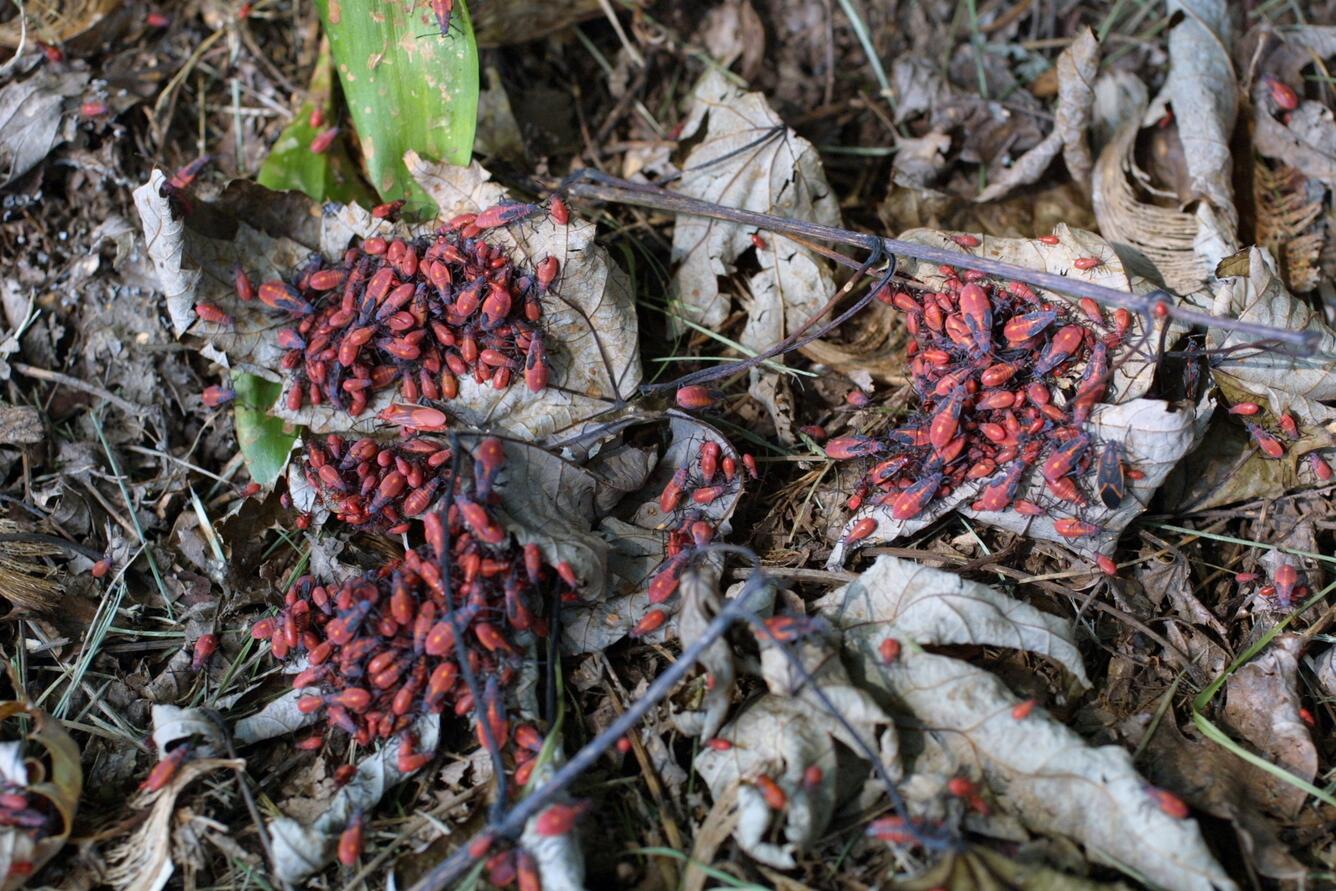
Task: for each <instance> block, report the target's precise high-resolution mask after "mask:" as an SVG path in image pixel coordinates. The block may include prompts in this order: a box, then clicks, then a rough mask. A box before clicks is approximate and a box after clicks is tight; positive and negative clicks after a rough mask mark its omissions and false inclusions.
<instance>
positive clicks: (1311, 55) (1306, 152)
mask: <svg viewBox="0 0 1336 891" xmlns="http://www.w3.org/2000/svg"><path fill="white" fill-rule="evenodd" d="M1243 47H1244V49H1243V50H1242V52H1247V53H1249V55H1248V56H1247V58H1248V61H1249V62H1252V61H1254V60H1256V67H1255V71H1250V72H1249V73H1250V74H1251V75H1253V76H1252V78H1251V80H1252V84H1251V86H1252V89H1251V91H1250V94H1251V97H1252V100H1253V134H1252V135H1253V146H1254V147H1255V148H1256V149H1257V151H1258V153H1259V154H1261V155H1263V156H1265V157H1267V158H1271V159H1273V160H1276V161H1281V162H1283V163H1285V164H1287V165H1289V166H1290V167H1294V168H1295V169H1297V170H1298V171H1299V173H1301V174H1302V175H1303V176H1305V177H1307V178H1309V179H1313V180H1317V181H1318V182H1320V183H1323V184H1325V185H1326V186H1328V187H1336V122H1333V119H1332V113H1331V110H1330V109H1329V108H1327V107H1326V106H1325V105H1324V104H1323V103H1321V102H1314V101H1312V100H1310V99H1305V98H1304V96H1303V92H1302V90H1301V89H1300V87H1301V86H1302V84H1303V82H1304V73H1303V72H1304V69H1305V68H1307V67H1309V66H1310V65H1312V64H1313V63H1314V62H1315V61H1316V60H1318V59H1327V58H1330V57H1331V56H1336V28H1332V27H1323V26H1320V25H1305V26H1304V27H1302V28H1293V29H1287V30H1285V31H1278V30H1276V29H1275V28H1273V27H1272V26H1271V25H1270V24H1269V23H1264V24H1259V25H1258V26H1256V27H1254V28H1253V29H1252V30H1251V31H1249V32H1248V34H1247V35H1246V36H1245V38H1244V40H1243ZM1240 55H1241V54H1240ZM1274 81H1279V82H1280V83H1282V84H1285V85H1286V86H1288V87H1290V88H1291V89H1293V90H1295V91H1296V93H1298V98H1299V106H1298V108H1295V109H1293V110H1292V111H1290V112H1289V113H1288V114H1286V113H1285V110H1284V109H1280V108H1277V106H1276V104H1275V102H1274V101H1272V100H1271V99H1270V91H1271V86H1272V83H1273V82H1274Z"/></svg>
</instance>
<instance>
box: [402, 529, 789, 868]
mask: <svg viewBox="0 0 1336 891" xmlns="http://www.w3.org/2000/svg"><path fill="white" fill-rule="evenodd" d="M709 547H712V548H724V547H727V546H724V545H712V546H709ZM768 583H769V582H768V580H767V579H766V577H765V576H764V574H762V573H760V572H757V573H754V574H753V575H752V577H751V578H750V579H748V580H747V582H746V584H745V585H744V587H743V589H742V591H741V592H740V593H739V594H738V596H737V597H736V598H734V599H733V600H730V601H729V602H728V603H727V604H726V605H725V606H724V609H723V610H722V611H721V612H720V613H719V615H718V616H716V617H715V618H714V620H713V621H711V622H710V624H709V626H708V627H707V628H706V629H705V631H704V632H703V633H702V634H701V636H700V637H698V638H696V640H694V641H692V642H691V644H690V645H689V646H687V647H686V648H685V649H684V650H682V653H681V655H679V656H678V657H677V661H675V662H673V663H672V664H671V665H669V666H668V667H667V668H666V669H664V671H663V673H662V674H660V675H659V676H658V677H657V678H655V679H654V682H653V683H651V684H650V685H649V689H647V690H646V691H645V692H644V694H643V695H641V697H640V698H639V699H638V700H636V701H635V702H634V703H632V704H631V706H630V707H629V708H627V710H626V711H624V712H622V714H621V715H619V716H618V717H617V719H616V720H614V721H613V722H612V723H611V724H609V725H608V726H607V727H606V728H605V729H604V730H603V732H602V733H600V734H599V735H598V736H596V737H594V738H593V739H592V740H590V741H589V742H587V743H585V745H584V747H583V748H582V749H580V751H578V752H576V753H575V755H573V756H572V757H571V760H569V761H567V762H566V763H565V764H563V765H562V766H561V767H560V768H558V769H557V771H556V772H555V773H554V774H553V775H552V778H551V779H549V780H548V781H547V782H546V783H544V784H543V786H542V787H541V788H539V789H536V790H535V791H534V792H533V793H532V794H531V795H529V796H528V797H526V798H524V799H523V800H521V801H520V802H518V803H517V804H516V805H515V806H514V807H513V808H511V809H510V810H509V811H508V812H506V814H505V816H504V817H503V818H502V819H500V820H493V821H492V822H491V823H489V824H488V826H487V828H486V829H484V830H483V832H482V833H480V834H479V835H492V836H499V837H502V838H511V837H515V836H518V835H519V834H520V833H521V832H522V831H523V829H524V824H525V823H526V822H528V820H529V818H530V817H533V816H535V815H536V814H538V813H539V812H540V811H542V810H543V809H544V808H546V807H547V806H548V804H549V803H551V802H552V800H553V799H555V798H556V797H557V796H558V795H559V794H561V792H562V791H564V790H565V789H566V787H567V786H569V785H570V784H571V783H573V782H575V781H576V780H577V779H579V778H580V777H581V776H582V775H583V774H584V773H585V771H587V770H588V769H589V768H591V767H593V766H594V764H595V762H597V761H598V759H599V758H600V757H602V755H603V753H604V752H606V751H607V750H608V749H610V748H612V746H614V745H615V744H616V742H617V740H619V739H621V738H622V737H623V736H626V735H627V734H628V733H630V732H631V731H632V730H634V729H635V728H636V726H637V725H638V724H639V723H640V721H641V719H642V718H644V717H645V715H646V714H648V713H649V710H650V709H652V708H654V707H655V706H657V705H658V704H659V703H660V702H662V701H663V700H664V699H666V698H667V697H668V694H669V693H671V692H672V690H673V688H674V687H676V686H677V684H678V683H679V682H680V681H681V680H682V679H683V678H684V677H686V675H687V672H689V671H691V669H692V668H693V667H694V666H695V664H696V663H697V662H698V661H699V660H700V658H701V657H702V656H704V655H705V651H706V650H708V649H709V648H710V646H711V645H712V644H714V642H715V641H717V640H718V639H719V638H721V637H723V636H724V633H725V632H727V631H728V629H729V628H730V627H731V626H732V624H733V623H734V622H735V621H738V620H741V619H743V618H744V616H745V614H746V613H747V612H750V610H748V609H747V602H748V601H750V600H751V599H753V596H754V595H755V594H756V592H757V591H758V590H760V589H761V588H762V587H763V586H764V585H766V584H768ZM476 837H477V836H475V838H476ZM471 847H473V845H472V844H470V843H465V844H461V845H460V846H459V847H458V848H456V849H455V851H454V852H453V853H452V854H451V855H450V856H449V857H447V858H446V859H444V860H442V861H441V862H440V863H437V864H436V865H435V866H434V867H432V869H431V871H430V872H428V873H427V874H426V875H424V876H423V877H422V878H421V879H419V880H418V881H417V884H415V885H413V886H412V888H411V889H410V891H442V889H444V888H448V887H449V886H450V885H451V884H452V883H453V882H455V881H456V880H457V879H459V877H460V876H462V875H463V874H464V873H465V871H467V870H468V869H469V867H470V866H472V865H473V863H474V862H475V861H476V859H477V858H475V857H474V856H473V855H472V854H471V853H470V852H469V850H470V848H471Z"/></svg>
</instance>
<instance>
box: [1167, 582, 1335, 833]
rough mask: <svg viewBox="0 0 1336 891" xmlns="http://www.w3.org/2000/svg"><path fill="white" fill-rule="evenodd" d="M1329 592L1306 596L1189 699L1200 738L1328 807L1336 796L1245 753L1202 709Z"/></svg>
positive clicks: (1333, 805) (1326, 589)
mask: <svg viewBox="0 0 1336 891" xmlns="http://www.w3.org/2000/svg"><path fill="white" fill-rule="evenodd" d="M1333 590H1336V582H1333V583H1332V584H1330V585H1327V587H1325V588H1323V589H1322V590H1321V591H1318V592H1317V593H1316V594H1314V595H1313V596H1311V597H1309V598H1308V599H1307V600H1306V601H1304V602H1303V603H1302V604H1299V606H1298V607H1296V608H1295V610H1294V612H1292V613H1290V614H1289V615H1288V616H1286V617H1285V618H1284V619H1282V620H1281V621H1280V622H1278V623H1277V624H1276V625H1275V626H1273V627H1272V628H1271V629H1270V630H1268V631H1267V632H1266V634H1263V635H1262V636H1261V637H1259V638H1258V639H1257V640H1256V641H1254V642H1253V644H1252V645H1251V646H1250V647H1248V648H1247V649H1246V650H1244V651H1243V652H1242V653H1240V654H1239V656H1238V658H1237V659H1235V660H1234V661H1233V662H1232V663H1230V666H1229V667H1228V668H1226V669H1225V670H1224V671H1223V672H1222V673H1221V674H1220V677H1218V678H1216V679H1215V680H1214V681H1212V682H1211V683H1210V685H1208V686H1207V687H1206V688H1205V689H1203V690H1202V691H1201V692H1200V693H1198V694H1197V696H1196V698H1194V699H1193V700H1192V723H1193V724H1196V725H1197V729H1198V730H1200V731H1201V732H1202V735H1203V736H1205V737H1206V738H1207V739H1209V740H1211V742H1213V743H1215V744H1216V745H1218V746H1220V747H1221V748H1223V749H1225V750H1226V751H1227V752H1229V753H1230V754H1232V755H1235V756H1237V757H1239V758H1242V759H1243V760H1244V761H1247V762H1248V763H1249V764H1251V765H1253V766H1254V767H1256V768H1258V769H1260V770H1264V771H1266V772H1267V773H1269V774H1271V775H1272V776H1273V777H1275V778H1276V779H1279V780H1281V781H1283V782H1286V783H1289V784H1290V785H1291V786H1293V787H1295V788H1296V789H1302V790H1303V791H1304V792H1305V793H1306V794H1308V795H1311V796H1313V797H1314V798H1316V799H1317V800H1318V801H1321V802H1322V803H1323V804H1328V805H1331V806H1332V807H1336V796H1333V795H1332V794H1331V793H1330V792H1327V791H1325V790H1323V789H1319V788H1318V787H1316V786H1314V785H1313V784H1312V783H1309V782H1307V781H1306V780H1303V779H1301V778H1299V777H1296V776H1295V775H1294V774H1292V773H1290V772H1289V771H1288V770H1286V769H1285V768H1283V767H1280V766H1279V765H1276V764H1272V763H1271V762H1270V761H1267V760H1266V759H1265V758H1262V757H1260V756H1258V755H1255V754H1253V753H1252V752H1250V751H1248V750H1247V749H1245V748H1244V747H1243V746H1241V745H1239V744H1238V743H1237V742H1235V741H1234V740H1233V739H1231V738H1230V736H1229V734H1227V733H1225V731H1223V730H1221V729H1220V728H1219V727H1218V726H1216V725H1215V724H1214V723H1212V721H1211V720H1210V719H1209V718H1207V717H1206V715H1205V711H1206V708H1207V706H1209V705H1210V703H1211V700H1212V699H1214V698H1215V694H1217V693H1219V692H1220V688H1221V687H1223V686H1224V685H1225V682H1226V681H1228V680H1229V678H1230V676H1231V675H1232V674H1234V672H1236V671H1238V670H1239V669H1240V668H1242V667H1243V666H1244V665H1246V664H1247V663H1248V662H1250V661H1251V660H1252V659H1253V657H1255V656H1256V655H1257V654H1258V653H1260V652H1262V650H1264V649H1266V648H1267V646H1269V645H1270V643H1271V641H1273V640H1275V638H1276V635H1278V634H1280V632H1281V631H1283V630H1285V628H1287V627H1288V626H1289V625H1290V623H1291V622H1292V621H1293V620H1294V618H1295V617H1296V616H1299V615H1302V614H1303V613H1305V612H1307V611H1308V610H1309V609H1310V608H1311V607H1314V606H1316V605H1317V604H1318V603H1319V602H1320V601H1321V600H1322V599H1323V598H1325V597H1326V596H1327V595H1328V594H1329V593H1331V592H1332V591H1333Z"/></svg>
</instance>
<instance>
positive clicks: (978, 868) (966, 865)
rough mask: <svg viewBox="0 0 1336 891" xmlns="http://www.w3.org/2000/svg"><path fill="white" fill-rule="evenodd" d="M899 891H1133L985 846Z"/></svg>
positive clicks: (942, 863)
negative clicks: (996, 890)
mask: <svg viewBox="0 0 1336 891" xmlns="http://www.w3.org/2000/svg"><path fill="white" fill-rule="evenodd" d="M895 887H896V889H897V891H936V889H940V888H949V889H951V891H986V889H992V888H1023V889H1025V891H1130V889H1129V887H1128V886H1127V885H1125V884H1123V883H1122V882H1111V883H1106V882H1096V881H1094V880H1093V879H1085V878H1080V877H1077V876H1073V875H1068V874H1067V873H1063V872H1058V871H1057V870H1054V869H1050V868H1048V867H1047V866H1044V865H1043V864H1042V863H1033V862H1030V861H1028V860H1022V859H1020V858H1018V859H1016V860H1012V859H1011V858H1009V857H1007V856H1006V855H1005V854H1003V853H1001V852H1000V851H995V850H993V849H992V848H988V847H984V846H983V845H978V846H971V847H969V848H967V849H966V850H965V852H964V853H962V854H949V855H947V856H946V857H944V858H942V860H941V861H940V862H939V863H938V864H937V865H936V866H934V867H933V868H932V869H930V870H928V871H927V872H925V873H924V874H923V875H921V876H915V877H914V878H912V879H909V880H908V881H897V882H896V883H895Z"/></svg>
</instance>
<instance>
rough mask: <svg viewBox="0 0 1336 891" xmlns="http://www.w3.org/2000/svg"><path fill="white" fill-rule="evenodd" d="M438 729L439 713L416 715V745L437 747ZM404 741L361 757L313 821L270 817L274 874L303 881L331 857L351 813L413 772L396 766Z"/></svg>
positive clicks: (363, 808)
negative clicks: (346, 779)
mask: <svg viewBox="0 0 1336 891" xmlns="http://www.w3.org/2000/svg"><path fill="white" fill-rule="evenodd" d="M440 728H441V719H440V716H439V715H423V716H422V717H420V718H418V719H417V721H415V722H414V724H413V726H412V728H411V730H412V733H413V735H414V736H415V737H416V739H417V746H416V750H417V751H421V752H429V751H431V750H433V749H435V748H436V744H437V741H438V739H439V736H440ZM404 744H405V735H404V734H398V735H396V736H395V737H394V739H393V740H391V741H390V742H388V743H386V744H385V745H383V746H381V747H380V748H379V749H377V750H376V751H375V752H373V753H372V754H370V755H368V756H367V757H365V758H363V759H362V760H361V761H359V762H357V773H355V774H354V775H353V778H352V779H351V780H349V781H348V783H347V785H345V786H343V787H342V788H340V789H339V791H338V792H336V793H335V794H334V797H333V798H331V799H330V800H329V802H328V805H327V806H326V808H325V810H324V812H323V813H321V815H320V816H319V817H317V818H316V819H315V820H314V821H313V822H311V823H302V822H300V821H298V820H294V819H292V818H291V817H278V818H276V819H274V820H271V821H270V822H269V826H268V828H269V835H270V842H271V846H272V848H273V854H274V874H275V876H276V877H277V878H278V880H279V881H281V882H292V883H294V884H296V883H300V882H303V881H305V880H306V879H307V878H308V877H310V876H312V875H314V874H315V873H317V872H319V871H320V870H321V869H323V868H324V867H325V865H326V864H328V863H329V862H330V861H331V860H332V859H333V857H334V846H335V844H336V843H337V841H338V837H339V836H340V835H341V834H342V833H343V830H344V829H345V828H347V826H348V823H349V822H350V821H351V820H352V818H353V815H354V814H356V813H358V812H362V811H367V812H369V811H371V810H372V809H373V808H374V807H375V806H376V804H377V803H378V802H379V801H380V800H381V798H383V797H384V796H385V793H386V792H388V791H389V790H390V789H391V788H393V787H394V786H396V785H398V784H399V783H401V782H403V781H404V780H406V779H408V777H410V776H412V774H407V773H403V772H402V771H400V770H399V767H398V757H399V748H400V747H401V746H403V745H404Z"/></svg>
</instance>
